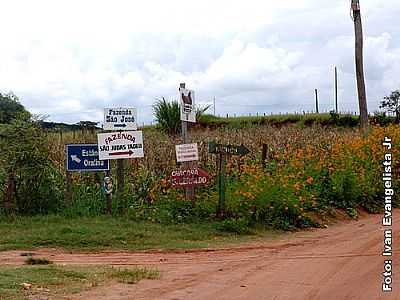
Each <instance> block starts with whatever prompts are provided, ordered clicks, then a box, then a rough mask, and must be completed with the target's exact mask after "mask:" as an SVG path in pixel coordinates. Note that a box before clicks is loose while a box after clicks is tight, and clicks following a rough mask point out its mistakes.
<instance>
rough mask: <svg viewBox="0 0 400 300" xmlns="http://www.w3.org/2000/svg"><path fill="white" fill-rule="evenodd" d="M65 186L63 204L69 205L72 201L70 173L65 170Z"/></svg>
mask: <svg viewBox="0 0 400 300" xmlns="http://www.w3.org/2000/svg"><path fill="white" fill-rule="evenodd" d="M66 172H67V173H66V187H65V195H64V200H65V206H66V207H70V206H71V202H72V173H71V172H69V171H66Z"/></svg>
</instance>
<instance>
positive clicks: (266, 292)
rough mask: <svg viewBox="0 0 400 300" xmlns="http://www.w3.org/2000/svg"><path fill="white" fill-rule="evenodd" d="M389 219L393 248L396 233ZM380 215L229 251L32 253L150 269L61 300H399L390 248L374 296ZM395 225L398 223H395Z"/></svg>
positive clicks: (12, 254) (397, 267)
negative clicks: (151, 276) (387, 273)
mask: <svg viewBox="0 0 400 300" xmlns="http://www.w3.org/2000/svg"><path fill="white" fill-rule="evenodd" d="M399 217H400V211H396V212H395V217H394V227H393V230H394V242H395V243H397V241H398V237H399V234H400V218H399ZM381 219H382V216H381V215H369V216H366V217H363V218H362V219H361V220H359V221H350V222H342V223H340V224H337V225H333V226H331V227H329V228H327V229H316V230H312V231H307V232H299V233H295V234H291V235H289V236H285V237H284V238H282V239H280V240H278V241H265V242H263V243H257V244H250V245H245V246H241V247H234V248H230V249H207V250H193V251H175V252H141V253H129V252H102V253H67V252H65V251H62V250H57V249H37V250H34V251H33V252H34V253H35V256H36V257H46V258H48V259H50V260H52V261H53V262H54V263H56V264H65V265H114V266H127V267H129V266H136V265H138V266H150V267H155V268H157V269H158V270H160V271H161V278H160V279H157V280H143V281H141V282H140V283H138V284H136V285H124V284H117V283H112V284H111V285H106V286H99V287H96V288H93V289H91V290H88V291H85V292H82V293H81V294H76V295H72V296H70V297H67V299H86V300H91V299H96V300H97V299H107V300H117V299H118V300H120V299H121V300H127V299H135V300H139V299H140V300H142V299H157V300H160V299H165V300H167V299H168V300H178V299H179V300H184V299H185V300H186V299H188V300H198V299H202V300H203V299H210V300H214V299H215V300H238V299H240V300H258V299H265V300H288V299H293V300H302V299H307V300H311V299H318V300H319V299H321V300H345V299H359V300H375V299H376V300H378V299H379V300H381V299H383V300H386V299H390V300H400V264H399V247H398V245H397V246H395V247H394V256H393V257H392V259H393V262H394V265H393V268H394V274H393V279H394V283H393V288H394V291H393V292H392V293H391V294H384V293H382V292H381V283H382V281H383V276H382V273H383V263H384V258H383V257H382V255H381V253H382V250H383V227H382V225H381ZM397 220H399V221H397ZM20 254H21V251H7V252H0V264H1V265H5V264H10V265H17V264H23V261H24V260H25V258H26V257H22V256H20Z"/></svg>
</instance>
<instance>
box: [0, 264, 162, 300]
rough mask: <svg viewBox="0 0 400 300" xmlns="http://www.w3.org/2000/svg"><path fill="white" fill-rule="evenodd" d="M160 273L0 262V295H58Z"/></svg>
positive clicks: (14, 298)
mask: <svg viewBox="0 0 400 300" xmlns="http://www.w3.org/2000/svg"><path fill="white" fill-rule="evenodd" d="M159 276H160V275H159V272H158V271H157V270H153V269H145V268H129V269H127V268H122V269H121V268H112V267H101V266H98V267H59V266H18V267H15V266H1V267H0V299H7V300H18V299H54V298H55V297H57V299H59V298H63V296H66V295H71V294H76V293H79V292H82V291H85V290H87V289H90V288H92V287H96V286H100V285H104V284H107V283H109V282H112V281H115V282H120V283H124V284H135V283H137V282H139V281H140V280H142V279H157V278H158V277H159ZM35 296H40V298H35Z"/></svg>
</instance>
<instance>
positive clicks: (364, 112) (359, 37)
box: [351, 0, 368, 134]
mask: <svg viewBox="0 0 400 300" xmlns="http://www.w3.org/2000/svg"><path fill="white" fill-rule="evenodd" d="M351 8H352V11H353V21H354V32H355V60H356V78H357V90H358V105H359V109H360V125H361V129H362V131H363V132H364V134H367V132H368V109H367V95H366V92H365V79H364V59H363V46H364V45H363V43H364V41H363V29H362V22H361V12H360V3H359V0H352V1H351Z"/></svg>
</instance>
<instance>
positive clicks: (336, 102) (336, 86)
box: [335, 66, 339, 113]
mask: <svg viewBox="0 0 400 300" xmlns="http://www.w3.org/2000/svg"><path fill="white" fill-rule="evenodd" d="M335 110H336V113H339V109H338V77H337V68H336V66H335Z"/></svg>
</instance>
